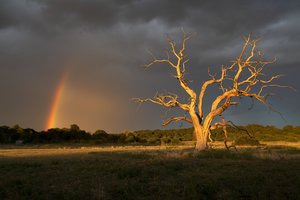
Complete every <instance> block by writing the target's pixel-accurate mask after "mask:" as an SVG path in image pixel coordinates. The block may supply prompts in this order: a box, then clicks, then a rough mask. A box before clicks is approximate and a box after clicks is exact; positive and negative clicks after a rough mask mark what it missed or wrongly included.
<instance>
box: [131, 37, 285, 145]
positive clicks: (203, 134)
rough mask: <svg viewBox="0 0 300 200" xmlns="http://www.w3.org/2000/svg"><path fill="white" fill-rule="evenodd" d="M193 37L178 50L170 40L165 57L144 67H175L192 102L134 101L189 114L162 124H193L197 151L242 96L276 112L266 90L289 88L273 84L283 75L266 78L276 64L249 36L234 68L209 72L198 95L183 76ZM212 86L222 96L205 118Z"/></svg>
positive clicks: (167, 98)
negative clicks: (217, 119)
mask: <svg viewBox="0 0 300 200" xmlns="http://www.w3.org/2000/svg"><path fill="white" fill-rule="evenodd" d="M190 37H191V35H188V34H186V33H183V37H182V41H181V43H180V45H179V47H177V45H176V43H175V41H174V40H171V39H169V38H168V43H169V47H170V49H169V50H168V51H167V52H166V57H165V58H162V59H157V58H156V57H155V56H154V55H153V54H151V55H152V61H151V62H150V63H148V64H146V65H145V67H146V68H148V67H151V66H153V65H154V64H159V63H165V64H167V65H168V66H169V67H171V68H173V69H174V71H175V73H176V75H175V78H176V79H177V80H178V83H179V85H180V86H181V88H182V89H183V90H184V91H185V92H186V93H187V95H188V96H189V101H188V102H185V103H182V102H180V101H179V98H178V95H176V94H158V95H156V96H154V97H153V98H147V99H141V98H134V99H133V100H134V101H136V102H139V103H144V102H152V103H154V104H158V105H160V106H164V107H167V108H180V109H182V110H183V111H185V112H187V113H189V117H185V116H176V117H171V118H170V119H168V120H166V121H165V122H164V123H163V124H162V125H164V126H165V125H168V124H170V123H171V122H174V121H185V122H188V123H190V124H192V125H193V127H194V132H195V135H196V147H195V148H196V149H197V150H204V149H206V148H208V141H207V139H208V137H209V135H210V130H211V128H212V127H216V126H218V127H219V126H221V125H222V124H224V122H216V123H214V124H213V120H214V118H215V117H216V116H218V115H220V114H222V113H223V112H224V111H226V110H227V109H228V108H229V107H230V106H232V105H238V104H239V103H240V102H239V101H238V99H239V98H240V97H249V98H252V99H254V100H257V101H259V102H261V103H263V104H265V105H266V106H267V107H269V108H270V109H273V108H272V107H271V105H270V104H269V102H268V101H267V100H268V97H270V96H273V95H274V94H273V93H266V92H265V91H266V89H268V88H270V87H281V88H286V87H288V86H282V85H279V84H274V83H273V82H274V81H275V80H276V79H278V78H279V77H281V75H275V76H272V77H270V78H266V75H265V74H264V73H263V70H264V68H265V67H266V66H267V65H269V64H272V63H273V62H274V61H270V60H266V59H265V58H264V55H263V53H262V52H261V51H259V50H257V42H258V39H252V38H251V36H250V35H249V36H248V37H245V38H244V39H245V42H244V45H243V46H242V49H241V53H240V54H239V55H238V57H237V58H235V60H234V61H232V63H231V65H229V66H222V67H221V70H220V75H219V77H217V76H216V75H212V74H210V73H209V76H210V79H209V80H207V81H205V82H204V83H203V84H202V86H201V90H200V92H199V94H197V93H196V92H195V91H194V90H193V89H192V88H191V87H190V85H189V83H188V81H186V79H185V77H184V76H185V73H186V69H187V67H188V66H187V63H188V61H189V59H188V57H187V55H186V53H185V50H186V43H187V41H188V40H189V39H190ZM213 84H218V85H219V89H220V91H221V93H220V95H219V96H217V97H216V98H215V99H214V100H213V102H212V104H211V105H210V111H209V112H208V114H207V115H204V112H203V103H204V102H203V97H204V95H206V92H207V88H208V87H209V86H210V85H213ZM206 106H208V105H206ZM225 145H226V144H225Z"/></svg>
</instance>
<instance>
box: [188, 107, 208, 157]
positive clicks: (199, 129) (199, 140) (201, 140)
mask: <svg viewBox="0 0 300 200" xmlns="http://www.w3.org/2000/svg"><path fill="white" fill-rule="evenodd" d="M190 116H191V119H192V122H193V126H194V135H195V136H196V146H195V149H196V150H198V151H202V150H205V149H207V147H208V146H207V133H206V132H205V129H204V128H203V126H202V125H201V124H200V121H199V118H198V116H197V114H196V112H193V111H191V112H190Z"/></svg>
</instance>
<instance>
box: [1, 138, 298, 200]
mask: <svg viewBox="0 0 300 200" xmlns="http://www.w3.org/2000/svg"><path fill="white" fill-rule="evenodd" d="M13 147H14V146H1V149H0V177H1V179H0V199H300V189H299V188H300V172H299V169H300V143H299V142H294V143H289V142H264V144H263V145H261V146H258V147H255V146H248V147H238V151H235V150H231V151H227V150H224V149H222V148H223V144H222V143H221V142H216V143H214V144H213V147H214V149H215V150H212V151H208V152H194V150H193V149H192V144H188V145H183V146H103V147H95V146H90V147H89V146H83V147H80V145H76V146H72V145H70V146H68V145H65V146H58V145H41V146H26V145H25V146H17V147H16V148H13ZM221 147H222V148H221Z"/></svg>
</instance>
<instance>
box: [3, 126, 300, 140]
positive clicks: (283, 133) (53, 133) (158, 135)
mask: <svg viewBox="0 0 300 200" xmlns="http://www.w3.org/2000/svg"><path fill="white" fill-rule="evenodd" d="M245 130H246V131H245ZM193 133H194V130H193V128H185V129H171V130H159V129H157V130H139V131H123V132H122V133H117V134H108V133H107V132H106V131H104V130H97V131H95V132H94V133H90V132H87V131H85V130H81V129H80V128H79V126H78V125H76V124H73V125H71V126H70V127H69V128H52V129H48V130H47V131H40V132H38V131H36V130H34V129H31V128H22V127H20V126H19V125H15V126H12V127H9V126H0V144H40V143H45V144H46V143H93V144H109V143H120V144H123V143H124V144H126V143H136V144H138V143H140V144H156V145H160V144H180V143H182V142H185V141H192V140H193V138H194V136H193V135H194V134H193ZM228 133H229V135H228V141H243V140H245V139H246V140H247V138H255V140H259V141H279V140H281V141H300V126H291V125H287V126H285V127H283V128H277V127H275V126H263V125H258V124H250V125H247V126H238V127H236V128H235V127H230V128H228ZM223 134H224V133H223V132H222V129H216V130H213V131H212V133H211V139H212V140H213V141H222V140H223Z"/></svg>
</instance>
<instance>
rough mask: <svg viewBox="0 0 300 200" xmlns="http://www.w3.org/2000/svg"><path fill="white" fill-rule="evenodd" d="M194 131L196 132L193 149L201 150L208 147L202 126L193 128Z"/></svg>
mask: <svg viewBox="0 0 300 200" xmlns="http://www.w3.org/2000/svg"><path fill="white" fill-rule="evenodd" d="M194 131H195V133H196V139H197V140H196V146H195V149H196V150H197V151H202V150H205V149H208V145H207V134H205V131H204V129H203V128H201V129H197V128H195V130H194Z"/></svg>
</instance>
